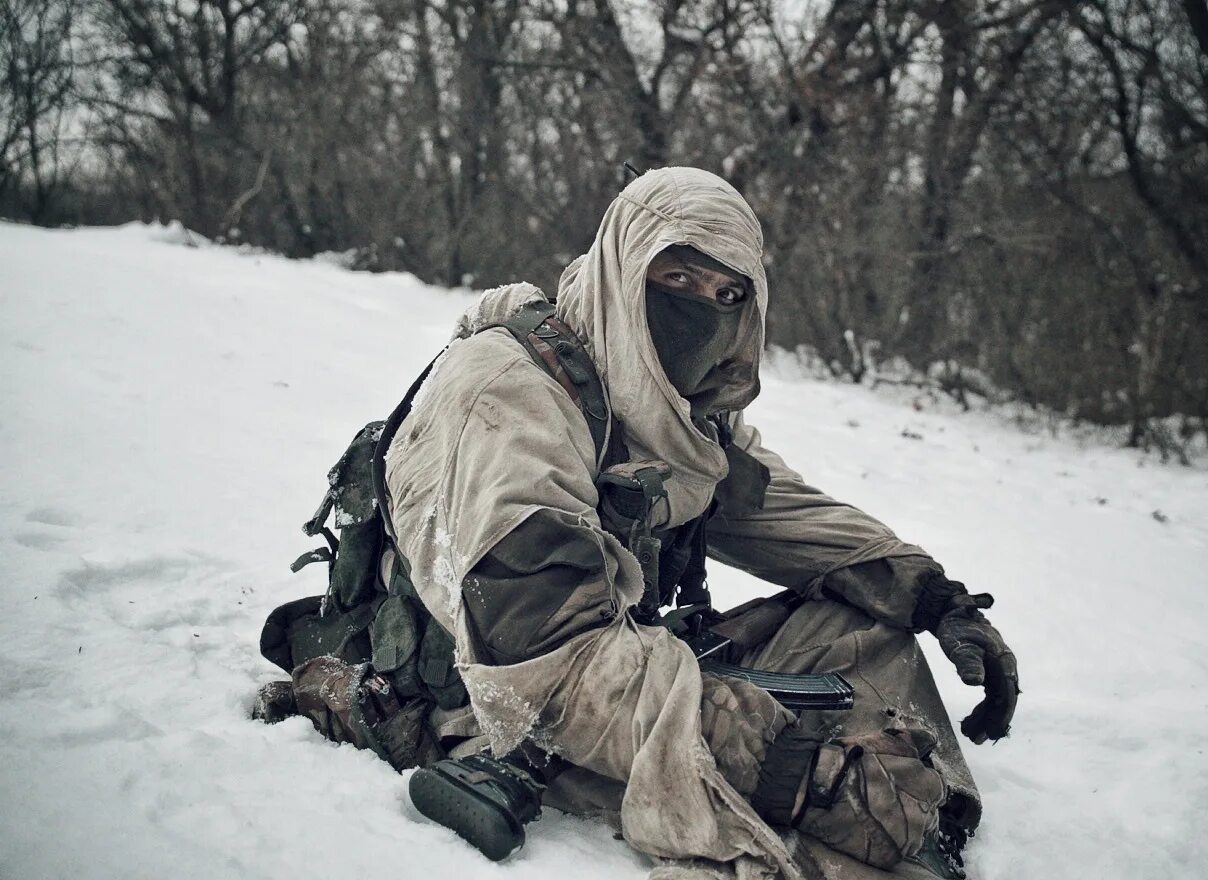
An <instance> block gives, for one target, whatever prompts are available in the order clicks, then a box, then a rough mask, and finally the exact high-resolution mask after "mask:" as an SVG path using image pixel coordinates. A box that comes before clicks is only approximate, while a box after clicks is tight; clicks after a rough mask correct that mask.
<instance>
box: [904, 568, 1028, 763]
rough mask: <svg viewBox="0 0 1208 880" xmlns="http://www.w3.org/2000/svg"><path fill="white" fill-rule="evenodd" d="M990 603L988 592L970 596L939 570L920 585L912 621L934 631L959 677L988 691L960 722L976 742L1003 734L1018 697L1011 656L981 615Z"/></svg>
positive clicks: (1017, 677)
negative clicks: (921, 588)
mask: <svg viewBox="0 0 1208 880" xmlns="http://www.w3.org/2000/svg"><path fill="white" fill-rule="evenodd" d="M993 604H994V597H993V596H991V595H990V594H989V593H978V594H977V595H974V596H970V595H969V593H968V592H967V591H966V590H965V585H964V584H962V583H959V582H957V581H950V580H948V579H947V578H946V577H944V576H943V575H939V574H937V575H936V576H935V577H933V578H932V579H930V580H929V581H928V582H927V583H925V584H924V585H923V591H922V593H921V594H920V596H919V604H918V608H917V609H916V612H915V620H916V623H921V625H922V627H923V628H926V629H929V630H931V631H932V632H933V633H935V636H936V638H938V639H939V642H940V648H942V649H943V651H944V654H945V655H947V657H948V659H949V660H951V661H952V663H953V665H954V666H956V671H957V674H958V675H960V677H961V681H963V682H964V683H965V684H968V685H973V686H977V685H981V686H983V687H984V688H985V689H986V698H985V699H984V700H982V701H981V702H980V703H978V704H977V705H976V706H975V707H974V708H973V711H972V712H970V713H969V716H968V717H967V718H966V719H965V720H964V721H962V722H961V732H962V733H963V734H964V735H965V736H967V737H969V739H971V740H973V742H975V743H979V744H980V743H984V742H985V741H986V740H987V739H990V740H997V739H1001V738H1002V737H1004V736H1006V735H1007V733H1008V732H1009V731H1010V729H1011V717H1012V716H1013V715H1014V714H1015V702H1016V699H1017V698H1018V696H1019V670H1018V669H1017V667H1016V665H1015V655H1014V654H1013V653H1011V649H1010V648H1008V647H1007V643H1006V642H1004V641H1003V638H1002V636H1001V635H999V632H998V630H996V629H995V628H994V627H993V626H991V625H990V621H988V620H986V617H985V615H983V614H982V613H981V610H982V609H984V608H989V607H990V606H991V605H993Z"/></svg>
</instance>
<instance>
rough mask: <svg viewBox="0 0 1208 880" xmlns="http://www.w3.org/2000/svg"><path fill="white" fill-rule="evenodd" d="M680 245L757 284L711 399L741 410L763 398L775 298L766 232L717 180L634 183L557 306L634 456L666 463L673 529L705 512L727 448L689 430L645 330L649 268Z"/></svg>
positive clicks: (567, 280)
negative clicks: (765, 258)
mask: <svg viewBox="0 0 1208 880" xmlns="http://www.w3.org/2000/svg"><path fill="white" fill-rule="evenodd" d="M674 244H686V245H691V246H692V247H694V248H696V249H697V250H699V251H701V252H702V253H705V254H708V255H709V256H711V257H713V258H714V259H716V260H718V261H720V262H722V263H724V264H726V265H727V266H729V267H730V268H732V269H734V270H735V271H737V272H739V273H741V274H743V275H745V276H747V277H748V278H750V279H751V281H752V283H753V286H754V291H755V295H754V297H752V298H751V299H750V300H749V301H748V302H749V305H748V306H747V308H746V310H745V312H744V314H743V317H742V320H741V322H740V325H739V330H738V336H737V340H736V344H735V347H734V349H733V350H732V351H730V352H729V353H728V354H727V356H726V358H725V359H724V361H723V364H724V366H723V367H721V368H719V369H721V370H722V371H723V377H724V385H723V386H722V387H721V388H719V389H718V390H717V391H716V392H714V393H712V395H711V399H710V400H709V408H710V409H712V410H713V411H737V410H741V409H743V408H744V407H745V406H746V405H747V404H749V403H750V402H751V401H752V400H754V399H755V396H756V395H757V394H758V393H759V356H760V352H761V351H762V350H763V321H764V315H765V313H766V310H767V297H768V288H767V278H766V276H765V274H764V270H763V262H762V254H763V233H762V231H761V230H760V227H759V221H758V220H757V219H756V217H755V214H754V212H753V211H752V210H751V208H750V206H749V205H748V204H747V203H746V201H745V200H744V199H743V197H742V196H741V195H739V193H738V191H737V190H735V189H734V187H732V186H730V184H728V183H726V182H725V181H724V180H722V179H721V178H720V177H717V176H716V175H714V174H710V173H709V172H707V171H702V170H700V169H698V168H664V169H660V170H658V171H650V172H647V173H646V174H643V175H642V176H641V177H639V178H637V179H636V180H634V181H633V182H632V183H631V184H629V186H628V187H626V188H625V190H624V191H623V192H622V193H621V194H620V195H619V196H617V198H616V199H615V200H614V201H613V203H612V205H610V206H609V208H608V211H607V212H606V213H605V214H604V219H603V220H602V221H601V223H600V228H599V231H598V232H597V233H596V239H595V241H594V242H593V243H592V245H591V248H590V249H589V250H588V251H587V253H586V254H584V255H583V256H581V257H579V258H578V259H577V260H575V261H574V262H573V263H571V264H570V265H569V266H568V267H567V268H566V270H565V271H564V272H563V273H562V279H561V281H560V283H559V285H558V305H557V311H558V314H559V316H560V317H562V319H563V320H564V321H566V323H567V324H569V325H570V326H571V327H572V328H574V330H575V331H576V332H577V333H579V334H580V336H581V337H582V338H583V341H584V343H585V344H586V345H587V348H588V351H589V352H590V354H591V356H592V359H593V360H594V361H595V364H596V367H597V368H598V369H599V371H600V376H601V378H602V379H603V381H604V385H605V386H606V388H607V389H608V396H609V401H610V403H611V406H612V409H613V413H614V414H615V415H616V416H617V417H618V418H619V419H620V420H621V422H623V423H624V426H625V440H626V443H627V444H628V446H629V450H630V453H631V456H632V457H633V458H635V459H648V458H657V459H661V460H663V461H665V462H667V464H669V465H670V466H671V470H672V476H671V479H670V480H669V481H668V483H667V490H668V500H669V506H670V511H669V513H667V512H665V514H666V523H665V524H667V525H679V524H680V523H683V522H687V521H688V520H690V519H692V518H694V517H695V516H697V515H699V514H700V513H701V511H703V510H704V508H705V506H707V505H708V503H709V499H710V498H711V497H712V495H713V489H714V487H715V485H716V484H717V483H718V481H720V480H721V479H723V478H724V477H725V475H726V473H727V469H728V468H727V464H726V457H725V454H724V453H723V452H722V450H721V449H720V447H719V446H718V445H717V444H716V443H715V442H713V440H712V439H711V438H710V437H707V436H706V435H705V434H703V433H702V432H701V431H700V430H699V429H698V428H697V427H696V426H695V425H693V423H692V420H691V417H690V415H689V406H688V402H687V401H686V400H684V399H683V398H682V397H681V396H680V395H679V393H678V392H677V391H676V390H675V388H674V387H673V386H672V385H671V382H670V381H669V380H668V379H667V376H666V374H665V373H664V371H663V368H662V365H661V364H660V362H659V356H658V352H657V351H656V350H655V347H654V343H653V341H652V340H651V338H650V331H649V329H648V328H647V326H646V308H645V299H646V269H647V267H648V266H649V264H650V261H651V260H652V259H653V258H654V256H655V255H656V254H658V253H659V252H660V251H662V250H664V249H665V248H667V247H669V246H671V245H674Z"/></svg>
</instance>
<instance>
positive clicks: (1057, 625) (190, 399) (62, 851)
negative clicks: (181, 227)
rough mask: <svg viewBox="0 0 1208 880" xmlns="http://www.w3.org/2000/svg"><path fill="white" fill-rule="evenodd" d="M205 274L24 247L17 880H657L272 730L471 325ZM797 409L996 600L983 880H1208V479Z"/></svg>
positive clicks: (140, 246) (376, 292)
mask: <svg viewBox="0 0 1208 880" xmlns="http://www.w3.org/2000/svg"><path fill="white" fill-rule="evenodd" d="M180 239H181V236H180V235H179V233H178V232H174V231H172V230H165V229H160V228H149V227H141V226H132V227H126V228H122V229H110V230H79V231H60V232H48V231H44V230H36V229H31V228H27V227H22V226H15V225H11V224H0V352H2V354H0V357H2V360H0V497H2V498H3V504H2V505H0V563H2V568H0V597H2V603H0V609H2V610H0V876H2V877H4V878H5V880H41V878H71V880H89V878H155V880H162V878H165V877H170V878H174V880H183V878H187V877H197V878H207V880H213V878H258V877H266V878H291V880H293V878H309V877H316V878H319V877H321V878H357V877H382V876H387V877H423V876H428V877H444V876H458V877H461V878H464V880H470V878H480V877H481V878H486V877H503V876H511V877H548V878H554V877H559V878H562V877H576V878H578V877H585V878H593V877H599V878H604V877H608V878H614V880H621V878H635V880H636V878H642V877H644V875H645V871H646V868H647V863H646V861H645V860H644V859H643V858H642V857H641V856H639V855H637V854H635V853H633V852H631V851H630V850H629V849H628V848H627V847H626V845H625V844H624V843H621V842H618V841H615V840H614V839H613V836H612V834H611V832H610V831H609V830H608V829H607V828H605V827H604V826H603V825H601V824H598V823H594V822H588V821H583V820H578V819H574V818H570V817H566V816H558V815H548V816H547V817H546V818H544V819H543V820H542V821H541V822H539V823H538V824H537V825H535V826H533V827H532V829H531V831H530V843H529V845H528V846H527V847H526V848H525V849H524V850H523V851H522V852H521V853H520V854H519V855H518V856H517V857H515V858H514V859H513V860H512V861H510V862H508V863H505V864H503V865H494V864H490V863H488V862H486V861H485V860H483V859H482V858H481V857H479V856H478V855H477V854H476V853H475V852H473V851H472V850H470V849H469V848H468V847H467V846H466V845H464V844H463V843H461V842H460V841H459V840H458V839H457V838H455V837H454V836H453V835H452V834H451V833H449V832H447V831H445V830H443V829H440V828H437V827H434V826H432V825H430V824H427V823H425V822H423V821H421V820H420V819H418V818H417V814H415V812H414V810H413V809H412V808H411V806H410V804H409V803H408V800H407V795H406V779H405V778H404V777H401V776H399V775H397V774H395V773H393V772H391V770H390V768H389V767H387V766H386V765H385V764H384V763H382V762H380V761H378V760H377V759H376V758H374V757H373V756H372V755H370V754H367V753H363V752H357V751H355V750H353V749H352V748H350V747H335V746H332V745H329V744H327V743H326V742H324V741H323V740H322V739H321V738H320V737H319V736H318V735H317V734H316V733H314V732H313V731H312V730H311V728H310V726H309V724H308V723H307V722H305V721H302V720H299V719H293V720H290V721H287V722H285V723H283V724H280V725H277V726H275V727H266V726H263V725H261V724H258V723H254V722H252V721H250V720H248V709H249V706H250V701H251V696H252V693H253V692H254V690H255V688H256V686H257V685H258V684H260V683H261V682H264V681H267V680H269V679H271V678H273V677H275V675H276V673H275V671H274V669H273V668H272V667H271V666H270V664H268V663H267V662H266V661H265V660H263V659H262V658H260V656H259V654H258V652H257V639H258V634H259V630H260V625H261V623H262V621H263V619H264V617H265V615H266V614H267V613H268V612H269V611H270V610H271V609H272V608H273V607H275V606H276V605H277V604H279V603H281V602H283V601H285V600H288V599H291V598H295V597H299V596H302V595H310V594H314V593H318V592H320V591H321V590H322V588H323V583H322V580H323V571H322V567H321V566H314V567H311V568H308V569H307V570H306V571H305V572H303V573H302V574H300V575H297V576H291V575H290V574H289V571H288V564H289V562H291V561H292V560H293V559H294V558H295V557H296V556H297V555H298V554H299V553H300V552H302V551H303V550H306V549H309V547H310V546H311V543H312V542H310V541H309V540H308V539H306V538H305V537H304V536H303V535H302V534H301V532H300V531H299V529H298V525H299V524H300V523H301V522H302V521H303V520H304V519H306V517H308V516H309V515H310V513H311V512H312V511H313V509H314V507H315V505H316V503H317V502H318V500H319V497H320V496H321V494H322V492H323V488H324V477H325V474H326V471H327V468H328V467H329V466H330V465H331V464H332V463H333V461H334V460H335V458H336V457H337V456H338V455H339V454H340V452H341V451H342V450H343V448H344V446H345V444H346V442H347V441H348V440H349V439H350V438H351V436H352V435H353V433H354V432H355V431H356V430H357V429H358V428H359V427H360V426H361V425H362V424H363V423H364V422H366V421H368V420H370V419H373V418H380V417H382V416H384V415H385V414H386V413H387V412H389V410H390V409H391V408H392V407H393V405H394V404H395V402H396V399H397V398H398V397H399V396H400V395H401V394H402V392H403V391H404V390H405V389H406V387H407V385H408V384H409V382H410V380H411V378H412V377H413V376H414V375H415V374H416V373H417V372H418V370H419V369H420V368H421V367H422V366H423V365H424V364H425V363H426V362H427V360H428V359H429V358H430V357H431V356H432V354H433V353H434V352H435V351H436V350H438V349H439V348H440V346H441V345H442V344H443V342H444V340H445V338H446V336H447V335H448V332H449V329H450V327H451V324H452V321H453V318H454V315H455V314H456V313H457V312H458V311H460V310H461V309H462V308H464V307H465V306H466V305H467V304H468V303H469V302H470V297H469V296H468V295H467V294H464V293H454V292H448V291H444V290H439V289H433V288H428V287H425V286H424V285H422V284H420V283H418V282H417V281H415V280H414V279H413V278H409V277H407V276H401V275H376V276H372V275H364V274H353V273H350V272H346V271H344V270H342V269H339V268H337V267H336V266H334V265H330V264H325V263H321V262H310V263H299V262H290V261H287V260H284V259H281V258H278V257H274V256H263V255H254V254H242V253H239V252H237V251H234V250H230V249H224V248H217V247H204V246H203V247H200V248H190V247H185V246H182V244H181V243H180ZM779 375H780V378H778V377H777V375H775V374H774V375H768V376H766V377H765V391H764V393H763V396H762V397H761V398H760V399H759V401H758V402H757V403H756V405H755V406H754V407H752V413H751V421H753V422H754V423H756V424H758V425H760V427H762V429H763V431H764V434H765V439H766V441H767V442H768V445H769V446H771V447H772V448H775V449H777V450H778V451H780V452H781V453H782V454H784V456H785V457H786V458H787V459H788V460H789V462H790V463H791V464H793V465H795V466H796V467H797V468H798V469H800V470H801V471H802V472H803V473H804V474H805V475H806V477H807V479H808V480H809V481H810V482H812V483H814V484H816V485H819V486H821V487H823V488H824V489H826V490H828V491H829V492H831V493H832V494H835V495H838V496H839V497H841V498H844V499H846V500H850V501H852V502H854V503H856V504H858V505H861V506H863V507H865V508H866V509H867V510H869V511H870V512H871V513H873V514H875V515H877V516H880V517H881V518H882V519H884V520H886V521H887V522H889V523H890V524H891V525H893V526H894V527H895V528H896V529H897V531H898V532H899V533H900V534H901V535H902V536H903V537H905V538H907V539H909V540H912V541H915V542H917V543H920V544H922V545H923V546H925V547H927V548H928V549H929V550H930V551H931V552H933V553H934V554H935V555H936V556H937V557H938V558H939V559H941V560H942V561H944V562H945V564H946V565H947V567H948V569H949V572H950V573H952V574H953V576H955V577H958V578H961V579H963V580H965V581H966V582H968V583H969V585H970V586H971V587H972V588H973V589H974V590H975V591H982V590H988V591H991V592H993V593H994V594H995V595H996V596H997V597H998V600H999V601H998V605H996V607H995V608H994V610H993V611H992V612H991V618H992V620H993V621H994V622H995V623H996V624H997V625H998V627H999V628H1000V629H1001V630H1002V632H1003V633H1004V634H1005V636H1006V638H1007V640H1008V641H1009V643H1010V644H1011V645H1012V647H1013V648H1014V649H1015V651H1016V653H1017V655H1018V657H1019V663H1020V669H1021V675H1022V687H1023V691H1024V692H1023V695H1022V697H1021V698H1020V704H1019V712H1018V714H1017V715H1016V720H1015V726H1014V733H1013V734H1012V736H1011V737H1010V738H1009V739H1007V740H1004V741H1002V742H1000V743H999V744H998V745H995V746H989V745H986V746H981V747H975V746H969V748H968V755H969V760H970V763H971V765H972V767H973V770H974V773H975V774H976V776H977V778H978V780H979V782H980V783H981V786H982V791H983V793H984V795H985V800H986V816H987V818H986V821H985V824H984V826H983V831H982V832H981V833H980V834H979V835H978V837H977V838H976V840H975V841H974V842H973V844H972V845H971V848H970V851H969V856H970V862H971V867H972V869H973V875H974V876H976V877H979V878H982V880H999V878H1001V880H1007V878H1010V880H1019V878H1050V877H1051V878H1058V877H1060V878H1063V880H1069V878H1129V880H1135V878H1192V877H1203V876H1205V868H1204V866H1205V865H1208V842H1206V839H1205V835H1204V833H1203V824H1204V816H1205V815H1208V757H1206V756H1205V739H1206V738H1208V681H1206V679H1208V633H1206V632H1205V629H1206V627H1208V471H1206V470H1205V469H1204V468H1203V466H1202V465H1200V466H1197V467H1195V468H1183V467H1178V466H1162V465H1159V464H1158V463H1157V462H1156V460H1155V459H1152V458H1146V457H1144V456H1141V455H1139V454H1137V453H1133V452H1126V451H1122V450H1118V449H1113V448H1108V447H1104V446H1094V445H1085V444H1083V445H1075V444H1074V443H1072V442H1070V441H1064V440H1063V441H1058V440H1053V439H1051V438H1047V437H1045V436H1041V435H1035V434H1027V433H1022V432H1020V431H1018V430H1016V429H1014V428H1012V427H1011V426H1010V425H1008V424H1005V423H1004V421H1003V420H1002V419H999V418H995V417H993V416H992V415H985V414H973V415H964V416H958V415H953V414H951V413H948V412H946V411H943V410H942V409H935V408H932V407H931V406H930V405H927V404H924V405H923V406H922V409H921V410H920V409H917V408H916V407H914V406H911V405H909V404H907V403H903V402H902V401H900V400H892V399H888V398H886V397H884V396H878V395H876V394H873V393H871V392H869V391H867V390H865V389H860V388H853V387H851V386H845V385H839V384H828V383H818V382H811V381H803V380H799V379H789V378H785V376H786V374H783V373H781V374H779ZM1155 511H1158V512H1159V514H1155V513H1154V512H1155ZM713 581H714V584H715V590H716V592H718V593H720V594H721V597H722V599H723V601H726V602H735V603H736V602H737V601H739V600H741V599H742V598H744V597H745V596H747V595H749V594H750V590H752V589H763V587H762V585H760V584H758V583H756V582H753V581H751V580H750V579H748V578H746V577H745V576H742V575H739V574H737V573H735V572H729V571H724V572H716V573H715V575H714V578H713ZM934 648H935V645H934V644H930V645H928V651H929V653H930V656H931V658H932V660H933V662H934V665H935V668H936V670H937V675H938V678H939V679H940V682H941V687H942V689H943V691H944V694H945V697H946V698H948V700H949V703H950V706H951V709H952V713H953V716H954V717H956V718H958V719H959V718H960V717H962V716H963V715H964V714H965V713H966V712H967V711H968V709H969V708H970V707H971V706H972V705H973V704H974V703H975V702H976V699H977V694H976V692H974V691H973V690H971V689H968V688H965V687H963V686H962V685H961V684H960V683H959V681H958V680H957V678H956V676H955V674H954V673H953V672H952V671H951V669H950V667H949V666H948V664H947V663H946V661H945V660H944V659H943V657H942V655H940V654H939V652H938V650H934ZM1197 828H1199V829H1200V830H1199V831H1197V830H1196V829H1197Z"/></svg>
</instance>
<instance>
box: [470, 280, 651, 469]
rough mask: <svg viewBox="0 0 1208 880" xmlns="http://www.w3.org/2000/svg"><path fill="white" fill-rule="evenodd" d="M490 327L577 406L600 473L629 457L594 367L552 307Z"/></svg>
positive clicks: (539, 306)
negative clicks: (521, 348) (513, 342)
mask: <svg viewBox="0 0 1208 880" xmlns="http://www.w3.org/2000/svg"><path fill="white" fill-rule="evenodd" d="M490 326H491V327H503V328H504V329H505V330H507V331H508V332H509V333H511V334H512V336H513V337H514V338H515V340H516V341H517V342H519V343H520V344H521V345H523V346H524V348H525V350H526V351H527V352H528V353H529V356H530V357H531V358H532V359H533V361H534V363H536V364H537V366H539V367H541V368H542V369H543V370H545V371H546V372H547V373H549V375H550V376H551V377H552V378H553V379H554V380H555V381H556V382H557V383H558V384H559V385H561V386H562V387H563V388H564V389H565V390H566V393H567V394H569V395H570V399H571V400H573V401H574V402H575V403H576V404H577V405H578V407H579V409H580V410H581V411H582V413H583V418H584V419H586V421H587V428H588V430H589V431H590V432H591V439H592V442H593V443H594V444H595V447H596V461H597V462H600V463H601V469H604V468H605V467H607V466H608V464H609V463H611V461H610V460H612V459H614V458H618V457H619V458H620V459H622V460H623V459H624V458H627V457H628V456H627V455H626V454H624V452H623V451H622V450H623V447H622V446H621V443H620V441H621V432H620V425H619V424H618V423H617V422H615V420H613V419H612V415H611V411H610V409H609V406H608V399H607V396H606V394H605V391H604V383H603V382H601V381H600V374H599V373H598V372H597V371H596V365H595V363H594V362H593V361H592V359H591V356H590V355H588V353H587V350H586V349H585V348H584V347H583V343H582V342H580V341H579V337H578V336H576V335H575V333H574V331H573V330H571V329H570V328H569V327H567V326H566V325H565V324H564V323H562V321H561V320H559V319H558V318H556V317H554V304H553V303H550V302H543V303H530V304H529V305H526V306H525V307H524V308H522V309H521V310H520V311H519V312H517V313H516V314H515V315H513V316H512V317H511V318H508V319H507V320H505V321H500V322H499V323H498V324H492V325H490ZM483 329H484V330H486V329H489V328H488V327H484V328H483ZM610 441H611V442H610Z"/></svg>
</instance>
